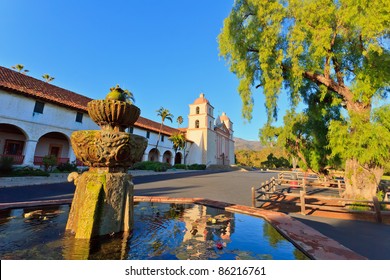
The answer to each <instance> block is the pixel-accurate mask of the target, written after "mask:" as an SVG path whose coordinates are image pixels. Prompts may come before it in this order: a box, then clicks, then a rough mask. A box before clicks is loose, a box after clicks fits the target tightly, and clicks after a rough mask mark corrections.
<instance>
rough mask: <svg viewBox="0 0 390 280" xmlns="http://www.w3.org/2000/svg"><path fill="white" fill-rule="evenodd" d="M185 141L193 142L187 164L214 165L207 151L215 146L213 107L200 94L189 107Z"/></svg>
mask: <svg viewBox="0 0 390 280" xmlns="http://www.w3.org/2000/svg"><path fill="white" fill-rule="evenodd" d="M189 106H190V114H189V115H188V129H187V139H189V140H191V141H193V142H194V145H192V148H191V149H192V150H194V151H193V152H191V153H190V154H191V156H190V158H189V159H188V160H189V163H202V164H206V165H208V164H211V163H214V162H213V161H214V160H213V158H209V157H210V156H209V155H210V153H208V152H207V151H208V149H210V148H212V147H213V146H214V145H215V139H214V138H215V137H214V107H213V106H211V104H210V102H209V101H208V100H207V99H206V98H205V95H204V94H203V93H201V94H200V95H199V97H198V98H197V99H195V101H194V102H193V103H192V104H190V105H189Z"/></svg>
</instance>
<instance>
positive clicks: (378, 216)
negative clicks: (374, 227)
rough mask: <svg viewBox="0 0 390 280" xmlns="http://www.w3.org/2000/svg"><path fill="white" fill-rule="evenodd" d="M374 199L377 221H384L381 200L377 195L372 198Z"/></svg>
mask: <svg viewBox="0 0 390 280" xmlns="http://www.w3.org/2000/svg"><path fill="white" fill-rule="evenodd" d="M372 201H373V202H374V209H375V215H376V221H377V222H378V223H382V213H381V205H380V203H379V200H378V198H377V197H376V196H374V197H373V198H372Z"/></svg>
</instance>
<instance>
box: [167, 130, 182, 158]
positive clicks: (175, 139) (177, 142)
mask: <svg viewBox="0 0 390 280" xmlns="http://www.w3.org/2000/svg"><path fill="white" fill-rule="evenodd" d="M169 140H171V141H172V144H173V149H174V150H175V159H176V154H177V151H178V150H183V151H185V147H186V137H185V135H184V134H183V133H182V132H176V133H173V134H172V135H171V136H170V137H169Z"/></svg>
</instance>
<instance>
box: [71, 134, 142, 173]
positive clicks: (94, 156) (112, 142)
mask: <svg viewBox="0 0 390 280" xmlns="http://www.w3.org/2000/svg"><path fill="white" fill-rule="evenodd" d="M71 143H72V148H73V151H74V153H75V155H76V157H77V158H78V159H79V160H81V161H82V162H83V164H84V165H87V166H91V167H130V166H132V165H133V164H134V163H135V162H138V161H141V159H142V156H143V153H144V150H145V149H146V146H147V145H148V141H147V139H146V138H145V137H142V136H139V135H134V134H129V133H125V132H115V131H105V130H80V131H75V132H73V133H72V136H71Z"/></svg>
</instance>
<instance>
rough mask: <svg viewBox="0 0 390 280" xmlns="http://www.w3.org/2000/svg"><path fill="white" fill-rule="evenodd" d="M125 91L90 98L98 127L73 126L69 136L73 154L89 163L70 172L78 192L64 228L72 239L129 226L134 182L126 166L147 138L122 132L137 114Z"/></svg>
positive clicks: (140, 151) (139, 154) (136, 158)
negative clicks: (81, 169)
mask: <svg viewBox="0 0 390 280" xmlns="http://www.w3.org/2000/svg"><path fill="white" fill-rule="evenodd" d="M124 92H125V91H123V90H122V89H120V88H119V86H117V87H116V88H112V89H111V92H110V93H109V94H108V95H107V97H106V100H93V101H91V102H89V103H88V114H89V116H90V117H91V118H92V120H93V121H94V122H96V123H97V124H98V125H99V126H100V128H101V129H102V130H81V131H75V132H73V133H72V136H71V143H72V147H73V150H74V153H75V155H76V157H77V158H78V159H79V160H80V161H82V162H83V163H84V164H85V165H87V166H89V167H90V170H89V171H87V172H84V173H83V174H81V175H79V174H77V173H75V172H73V173H71V174H70V175H69V177H68V180H69V181H73V180H74V183H75V185H76V192H75V195H74V199H73V202H72V207H71V211H70V213H69V218H68V223H67V225H66V229H67V230H70V231H72V232H74V233H75V236H76V238H84V239H89V238H91V237H93V236H97V235H105V234H111V233H115V232H121V231H129V230H130V229H131V226H132V223H133V219H132V216H133V188H134V185H133V182H132V177H131V175H129V174H127V170H128V168H129V167H130V166H132V165H133V164H134V163H135V162H137V161H140V160H141V159H142V156H143V153H144V151H145V149H146V146H147V139H146V138H144V137H141V136H138V135H133V134H129V133H126V132H124V131H125V129H126V128H127V127H129V126H131V125H132V124H134V123H135V121H136V120H137V119H138V117H139V115H140V109H139V108H138V107H136V106H134V105H133V104H129V102H126V100H125V98H124V94H123V93H124ZM112 96H116V97H114V98H113V97H112Z"/></svg>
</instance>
